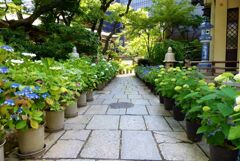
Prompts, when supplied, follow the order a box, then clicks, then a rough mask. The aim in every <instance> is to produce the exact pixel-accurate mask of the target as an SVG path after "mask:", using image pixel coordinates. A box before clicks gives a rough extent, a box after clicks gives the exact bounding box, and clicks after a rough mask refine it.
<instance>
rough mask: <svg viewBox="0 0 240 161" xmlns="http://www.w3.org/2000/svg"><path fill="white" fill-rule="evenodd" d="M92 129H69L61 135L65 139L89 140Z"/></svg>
mask: <svg viewBox="0 0 240 161" xmlns="http://www.w3.org/2000/svg"><path fill="white" fill-rule="evenodd" d="M90 132H91V131H90V130H69V131H66V133H65V134H64V135H63V136H62V137H61V139H65V140H82V141H84V140H87V138H88V136H89V134H90Z"/></svg>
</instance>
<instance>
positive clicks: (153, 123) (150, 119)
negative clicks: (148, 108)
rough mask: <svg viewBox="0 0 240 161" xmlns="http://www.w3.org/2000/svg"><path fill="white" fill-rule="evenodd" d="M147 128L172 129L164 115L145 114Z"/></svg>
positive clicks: (157, 129)
mask: <svg viewBox="0 0 240 161" xmlns="http://www.w3.org/2000/svg"><path fill="white" fill-rule="evenodd" d="M144 118H145V121H146V124H147V129H148V130H156V131H172V129H171V128H170V127H169V125H168V123H167V121H166V120H165V119H164V118H163V117H162V116H144Z"/></svg>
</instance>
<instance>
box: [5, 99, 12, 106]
mask: <svg viewBox="0 0 240 161" xmlns="http://www.w3.org/2000/svg"><path fill="white" fill-rule="evenodd" d="M3 104H5V105H8V106H14V105H15V102H14V100H12V99H8V100H6V101H4V103H3Z"/></svg>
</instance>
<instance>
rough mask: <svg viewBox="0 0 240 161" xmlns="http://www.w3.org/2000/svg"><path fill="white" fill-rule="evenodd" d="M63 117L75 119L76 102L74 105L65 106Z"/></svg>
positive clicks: (76, 113)
mask: <svg viewBox="0 0 240 161" xmlns="http://www.w3.org/2000/svg"><path fill="white" fill-rule="evenodd" d="M64 115H65V118H72V117H76V116H77V115H78V111H77V102H74V103H72V104H70V105H68V106H66V107H65V112H64Z"/></svg>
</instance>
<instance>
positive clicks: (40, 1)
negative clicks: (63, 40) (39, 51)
mask: <svg viewBox="0 0 240 161" xmlns="http://www.w3.org/2000/svg"><path fill="white" fill-rule="evenodd" d="M79 3H80V0H33V1H32V4H33V7H32V8H31V9H30V10H27V9H26V7H25V6H24V3H23V2H22V0H12V1H7V0H5V1H4V3H2V4H3V5H4V7H2V8H0V13H1V15H4V16H5V19H1V20H0V27H1V28H6V27H9V28H17V27H25V28H29V27H31V26H32V24H33V22H34V21H35V20H37V19H38V18H40V17H41V16H45V17H48V20H49V18H50V17H51V18H52V19H51V22H54V20H58V21H60V17H62V20H63V22H64V23H65V24H66V25H70V23H71V21H72V19H73V16H74V15H75V13H76V12H77V11H78V8H79ZM14 10H15V14H16V15H17V17H18V19H17V20H8V19H7V18H6V14H8V13H9V12H12V11H14ZM23 14H28V15H29V16H28V17H27V18H23Z"/></svg>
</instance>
